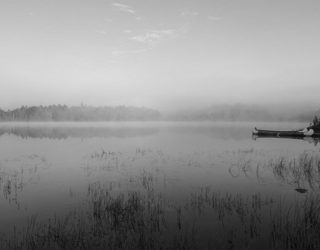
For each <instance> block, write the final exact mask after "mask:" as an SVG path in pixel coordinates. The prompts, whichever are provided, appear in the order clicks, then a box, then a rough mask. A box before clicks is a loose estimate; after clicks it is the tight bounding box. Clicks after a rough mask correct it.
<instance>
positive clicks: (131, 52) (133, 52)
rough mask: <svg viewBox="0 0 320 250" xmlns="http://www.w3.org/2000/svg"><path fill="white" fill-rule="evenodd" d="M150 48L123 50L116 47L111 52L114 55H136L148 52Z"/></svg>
mask: <svg viewBox="0 0 320 250" xmlns="http://www.w3.org/2000/svg"><path fill="white" fill-rule="evenodd" d="M147 51H148V49H137V50H121V49H116V50H113V51H112V52H111V54H112V55H113V56H125V55H136V54H141V53H144V52H147Z"/></svg>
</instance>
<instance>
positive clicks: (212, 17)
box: [208, 16, 222, 21]
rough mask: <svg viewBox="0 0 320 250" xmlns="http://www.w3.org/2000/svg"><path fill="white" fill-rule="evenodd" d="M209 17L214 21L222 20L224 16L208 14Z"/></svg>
mask: <svg viewBox="0 0 320 250" xmlns="http://www.w3.org/2000/svg"><path fill="white" fill-rule="evenodd" d="M208 19H209V20H212V21H220V20H222V18H221V17H218V16H208Z"/></svg>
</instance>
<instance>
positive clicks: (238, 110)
mask: <svg viewBox="0 0 320 250" xmlns="http://www.w3.org/2000/svg"><path fill="white" fill-rule="evenodd" d="M315 115H320V110H319V111H316V109H315V110H309V109H304V108H298V107H290V108H288V107H285V108H283V107H277V108H275V107H273V108H271V107H263V106H256V105H244V104H234V105H216V106H211V107H207V108H203V109H190V110H184V111H178V112H175V113H171V114H170V115H168V116H167V119H168V120H178V121H271V122H272V121H274V122H281V121H299V122H310V121H312V119H313V117H314V116H315Z"/></svg>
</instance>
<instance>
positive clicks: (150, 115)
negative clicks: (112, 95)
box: [0, 105, 161, 121]
mask: <svg viewBox="0 0 320 250" xmlns="http://www.w3.org/2000/svg"><path fill="white" fill-rule="evenodd" d="M160 116H161V115H160V112H159V111H157V110H154V109H149V108H143V107H141V108H140V107H128V106H115V107H111V106H105V107H92V106H84V105H81V106H72V107H68V106H67V105H50V106H32V107H28V106H22V107H20V108H17V109H14V110H7V111H4V110H2V109H0V121H146V120H158V119H160Z"/></svg>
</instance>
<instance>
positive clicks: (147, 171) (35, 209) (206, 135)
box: [0, 122, 319, 232]
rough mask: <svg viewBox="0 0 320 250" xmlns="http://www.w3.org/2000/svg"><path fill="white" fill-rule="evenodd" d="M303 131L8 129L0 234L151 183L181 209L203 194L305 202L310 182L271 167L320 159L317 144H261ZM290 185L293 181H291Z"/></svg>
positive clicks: (0, 180) (2, 138)
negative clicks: (306, 157) (97, 186)
mask: <svg viewBox="0 0 320 250" xmlns="http://www.w3.org/2000/svg"><path fill="white" fill-rule="evenodd" d="M304 125H305V124H298V123H281V124H277V123H265V124H262V123H255V124H252V123H236V124H235V123H205V122H203V123H191V122H190V123H170V122H160V123H151V122H146V123H132V122H131V123H125V122H124V123H57V124H56V123H30V124H28V123H16V124H15V123H3V124H1V125H0V152H1V153H0V211H1V212H0V222H1V223H0V230H1V232H5V231H6V230H7V229H8V227H9V228H10V227H13V226H14V225H18V226H19V225H24V224H25V223H26V221H27V220H28V218H29V217H30V216H32V215H37V216H38V218H39V220H45V219H46V218H48V217H50V216H52V215H53V214H58V215H59V214H65V213H67V212H68V211H70V210H71V209H73V208H74V207H79V206H82V204H83V202H84V200H85V197H86V195H87V192H88V185H89V184H92V183H97V182H100V183H113V184H114V186H115V187H116V188H117V189H118V190H122V191H126V190H132V189H134V188H135V185H134V183H135V182H134V180H135V178H139V176H142V175H147V176H153V178H154V179H155V183H156V188H157V189H159V190H161V192H162V193H163V194H164V195H165V196H166V197H167V198H168V199H172V200H175V201H176V202H179V200H183V199H185V198H186V197H188V195H189V194H190V192H193V191H195V190H198V189H199V188H202V187H210V188H211V189H212V190H217V191H221V192H230V193H242V194H247V193H248V194H250V193H256V192H259V193H261V194H265V195H269V196H270V197H278V196H279V195H282V196H284V197H293V198H299V197H300V196H303V195H304V194H301V193H298V192H296V191H295V189H296V188H305V189H307V190H308V193H310V192H316V188H315V187H314V186H312V183H311V184H310V180H309V182H308V181H305V180H298V181H297V180H296V179H292V176H290V175H289V174H288V176H284V177H283V176H282V177H281V176H277V174H276V173H275V172H274V171H273V169H271V168H270V167H268V164H267V163H268V162H270V161H272V160H274V159H279V158H280V157H286V158H294V157H297V156H298V155H301V154H303V153H306V152H307V153H311V154H318V152H319V145H316V142H314V141H312V140H292V139H272V138H258V139H256V140H254V139H253V138H252V135H251V131H252V129H253V128H254V126H257V127H260V128H279V129H281V128H285V129H287V128H292V129H295V128H301V127H303V126H304ZM290 178H291V179H290Z"/></svg>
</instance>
